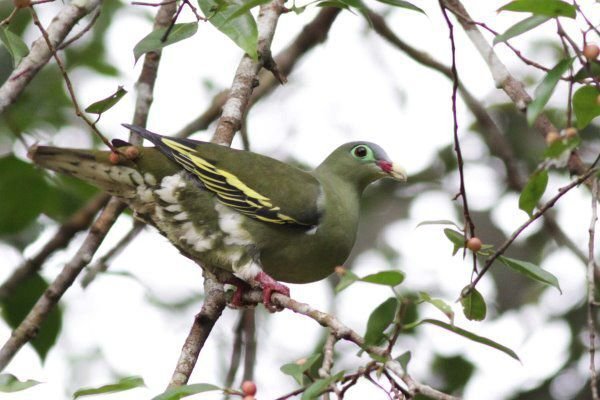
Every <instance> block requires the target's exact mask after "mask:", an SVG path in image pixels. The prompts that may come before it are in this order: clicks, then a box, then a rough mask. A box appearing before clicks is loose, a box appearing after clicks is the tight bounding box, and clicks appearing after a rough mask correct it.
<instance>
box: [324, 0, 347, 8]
mask: <svg viewBox="0 0 600 400" xmlns="http://www.w3.org/2000/svg"><path fill="white" fill-rule="evenodd" d="M317 7H335V8H341V9H343V10H349V9H350V7H348V6H347V5H346V4H344V3H342V2H341V1H338V0H326V1H321V2H319V3H317Z"/></svg>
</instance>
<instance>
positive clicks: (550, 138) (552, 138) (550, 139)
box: [546, 131, 560, 145]
mask: <svg viewBox="0 0 600 400" xmlns="http://www.w3.org/2000/svg"><path fill="white" fill-rule="evenodd" d="M559 140H560V134H559V133H558V132H556V131H550V132H548V134H547V135H546V143H547V144H548V145H551V144H552V143H554V142H558V141H559Z"/></svg>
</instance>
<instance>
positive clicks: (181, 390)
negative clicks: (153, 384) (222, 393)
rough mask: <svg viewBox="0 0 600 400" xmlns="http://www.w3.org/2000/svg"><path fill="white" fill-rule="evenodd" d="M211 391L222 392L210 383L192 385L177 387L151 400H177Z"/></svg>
mask: <svg viewBox="0 0 600 400" xmlns="http://www.w3.org/2000/svg"><path fill="white" fill-rule="evenodd" d="M213 390H223V389H221V388H220V387H218V386H215V385H211V384H210V383H194V384H192V385H183V386H177V387H174V388H172V389H168V390H167V391H165V392H163V393H161V394H159V395H158V396H156V397H153V398H152V400H179V399H181V398H182V397H187V396H191V395H193V394H198V393H204V392H210V391H213Z"/></svg>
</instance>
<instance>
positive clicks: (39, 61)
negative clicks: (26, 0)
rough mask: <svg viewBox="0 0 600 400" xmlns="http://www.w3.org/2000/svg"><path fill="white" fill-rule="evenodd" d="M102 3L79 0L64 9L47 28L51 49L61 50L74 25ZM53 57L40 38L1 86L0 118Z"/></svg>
mask: <svg viewBox="0 0 600 400" xmlns="http://www.w3.org/2000/svg"><path fill="white" fill-rule="evenodd" d="M101 3H102V0H76V1H73V2H71V3H69V4H67V5H65V6H64V7H63V8H62V9H61V10H60V11H59V12H58V14H57V15H56V16H55V17H54V19H53V20H52V22H51V23H50V25H48V27H47V28H46V30H45V31H46V32H47V34H48V39H49V41H50V43H51V44H52V48H56V47H57V46H59V45H60V44H61V43H62V41H63V40H64V39H65V37H66V36H67V34H68V33H69V32H70V31H71V30H72V29H73V27H74V26H75V24H76V23H77V22H78V21H79V20H80V19H81V18H83V17H84V16H85V15H87V14H89V13H91V12H92V11H93V10H95V9H96V8H97V7H98V6H99V5H100V4H101ZM51 57H52V50H51V48H49V47H48V45H47V44H46V40H45V39H44V37H43V36H42V37H40V38H38V39H37V40H36V41H35V42H33V45H32V46H31V49H30V50H29V54H27V56H25V57H24V58H23V59H22V60H21V62H20V63H19V65H17V67H16V68H15V69H14V70H13V71H12V73H11V74H10V76H9V77H8V79H7V80H6V81H5V82H4V84H3V85H2V86H0V114H2V113H4V111H5V110H6V108H7V107H8V106H10V105H11V104H12V103H14V102H15V101H16V100H17V98H18V97H19V95H20V94H21V92H22V91H23V90H24V89H25V87H26V86H27V84H28V83H29V81H31V79H33V77H34V76H35V75H36V74H37V72H38V71H39V70H40V69H41V68H42V67H43V66H44V65H46V63H48V61H49V60H50V58H51Z"/></svg>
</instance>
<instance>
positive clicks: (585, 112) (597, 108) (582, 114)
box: [573, 85, 600, 129]
mask: <svg viewBox="0 0 600 400" xmlns="http://www.w3.org/2000/svg"><path fill="white" fill-rule="evenodd" d="M599 98H600V90H598V88H597V87H596V86H592V85H590V86H583V87H581V88H579V89H577V91H576V92H575V94H574V95H573V111H574V112H575V118H577V128H578V129H583V128H585V127H586V126H588V125H589V124H590V122H592V120H593V119H594V118H596V117H597V116H599V115H600V103H598V99H599Z"/></svg>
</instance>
